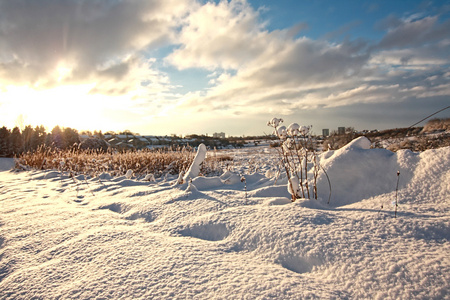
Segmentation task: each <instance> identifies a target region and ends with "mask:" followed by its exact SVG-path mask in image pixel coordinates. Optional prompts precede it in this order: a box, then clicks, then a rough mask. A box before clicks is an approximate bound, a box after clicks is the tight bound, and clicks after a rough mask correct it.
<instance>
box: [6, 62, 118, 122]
mask: <svg viewBox="0 0 450 300" xmlns="http://www.w3.org/2000/svg"><path fill="white" fill-rule="evenodd" d="M61 72H64V70H61ZM94 85H95V84H84V85H64V86H58V87H54V88H51V89H46V90H36V89H34V88H31V87H28V86H20V87H18V86H8V87H6V88H4V89H2V90H0V96H1V97H2V104H1V112H0V116H1V117H2V119H3V120H4V121H7V120H8V119H9V121H10V122H9V123H11V122H14V121H15V120H16V119H17V116H19V115H22V116H23V118H24V122H25V124H24V125H33V126H35V125H44V127H46V128H47V129H48V130H51V129H52V128H53V127H55V126H56V125H59V126H61V127H71V128H74V129H78V130H102V128H106V127H108V120H107V118H106V116H105V108H106V107H107V100H106V99H104V98H102V97H101V96H100V95H91V94H89V91H90V90H91V89H92V88H93V86H94ZM13 119H14V120H13ZM109 122H111V121H109Z"/></svg>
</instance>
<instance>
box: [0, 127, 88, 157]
mask: <svg viewBox="0 0 450 300" xmlns="http://www.w3.org/2000/svg"><path fill="white" fill-rule="evenodd" d="M79 143H80V136H79V134H78V131H77V130H75V129H72V128H70V127H66V128H61V127H59V126H55V127H54V128H53V129H52V131H51V132H46V130H45V127H44V126H43V125H41V126H36V127H34V128H33V127H32V126H30V125H28V126H25V128H24V129H23V130H20V129H19V127H14V128H13V129H12V130H10V129H8V128H7V127H5V126H3V127H2V128H0V156H2V157H13V156H18V155H20V154H21V153H25V152H29V151H34V150H36V149H38V148H39V147H41V146H48V147H52V148H58V149H69V148H71V147H73V146H74V145H75V144H79Z"/></svg>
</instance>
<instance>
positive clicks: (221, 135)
mask: <svg viewBox="0 0 450 300" xmlns="http://www.w3.org/2000/svg"><path fill="white" fill-rule="evenodd" d="M213 138H216V139H224V138H225V132H214V133H213Z"/></svg>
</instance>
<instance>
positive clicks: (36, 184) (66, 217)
mask: <svg viewBox="0 0 450 300" xmlns="http://www.w3.org/2000/svg"><path fill="white" fill-rule="evenodd" d="M205 154H206V151H205ZM230 154H231V155H234V157H235V165H234V168H233V169H231V170H229V171H227V172H225V173H224V174H223V175H222V176H220V177H208V178H206V177H199V176H196V177H195V178H193V180H192V181H189V182H186V183H184V184H178V185H177V184H174V183H176V181H177V180H178V179H177V176H169V177H167V178H155V181H151V182H148V181H143V180H139V178H131V179H130V178H127V177H126V176H123V177H116V178H113V177H111V176H109V175H108V174H102V175H100V176H99V177H97V178H84V176H83V175H80V176H77V177H76V178H74V179H75V182H74V179H73V178H70V177H68V174H61V173H60V172H58V171H28V172H25V171H22V172H12V171H7V170H9V167H8V168H5V167H3V166H4V165H8V164H9V163H10V162H7V161H5V159H0V166H2V167H1V169H5V171H3V172H0V213H1V215H0V298H2V299H32V298H36V299H59V298H62V299H67V298H76V299H119V298H120V299H124V298H129V299H268V298H274V299H446V298H448V295H449V294H450V286H449V285H450V256H449V253H450V243H449V239H450V215H449V193H448V192H449V186H450V171H449V170H450V168H449V167H450V147H447V148H441V149H436V150H428V151H425V152H421V153H413V152H410V151H399V152H396V153H392V152H390V151H388V150H383V149H370V144H368V143H367V141H366V140H365V139H361V138H360V139H358V140H355V141H353V142H352V143H351V144H349V145H347V146H346V147H344V148H342V149H340V150H336V151H329V152H325V153H323V154H321V157H320V161H321V164H322V165H323V167H324V169H325V170H326V171H327V174H328V176H329V178H330V181H331V184H332V199H331V202H330V205H327V204H326V202H327V200H328V194H329V189H328V183H327V182H326V178H325V177H323V176H322V175H321V177H320V178H319V181H320V182H319V183H320V185H319V194H320V196H321V199H319V200H318V201H317V200H308V199H299V200H297V201H296V202H291V201H290V194H289V192H288V190H287V188H286V185H287V179H286V178H285V177H284V178H283V177H278V178H277V177H272V178H268V177H267V176H265V174H272V175H273V174H275V172H268V171H271V170H273V162H274V161H276V160H277V157H276V155H275V153H272V152H271V151H270V149H269V148H254V149H245V150H239V151H235V152H230ZM398 170H399V171H400V178H399V179H400V184H399V191H398V195H397V196H398V202H399V207H398V213H397V218H394V206H393V202H394V201H395V195H396V193H395V188H396V180H397V175H396V172H397V171H398ZM241 174H244V175H243V176H244V177H245V182H242V181H241V180H240V179H241ZM197 175H198V174H197ZM269 177H270V176H269ZM100 178H101V179H100ZM238 179H239V180H238ZM381 206H383V208H381Z"/></svg>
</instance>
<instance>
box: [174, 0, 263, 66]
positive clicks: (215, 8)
mask: <svg viewBox="0 0 450 300" xmlns="http://www.w3.org/2000/svg"><path fill="white" fill-rule="evenodd" d="M266 36H267V32H266V31H264V28H263V26H262V25H261V24H259V22H258V13H257V12H256V11H254V10H253V8H252V7H251V6H250V5H249V4H248V3H247V2H246V1H240V0H237V1H231V2H228V1H220V2H219V3H213V2H207V3H206V4H205V5H203V6H197V9H195V10H194V11H193V12H192V13H191V14H190V15H189V16H188V17H187V18H186V20H185V23H184V24H183V28H182V30H181V33H180V35H179V37H178V42H179V44H180V47H179V48H178V49H176V50H175V51H174V52H173V53H172V54H171V55H169V56H168V57H167V61H168V62H170V63H171V64H173V65H175V66H176V67H177V68H179V69H186V68H193V67H195V68H206V69H212V70H213V69H216V68H223V69H238V68H240V67H241V66H242V65H243V64H246V63H247V62H248V61H252V60H253V58H254V57H257V56H259V55H261V53H262V52H263V51H264V48H265V47H266V46H267V44H266V42H267V39H266Z"/></svg>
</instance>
